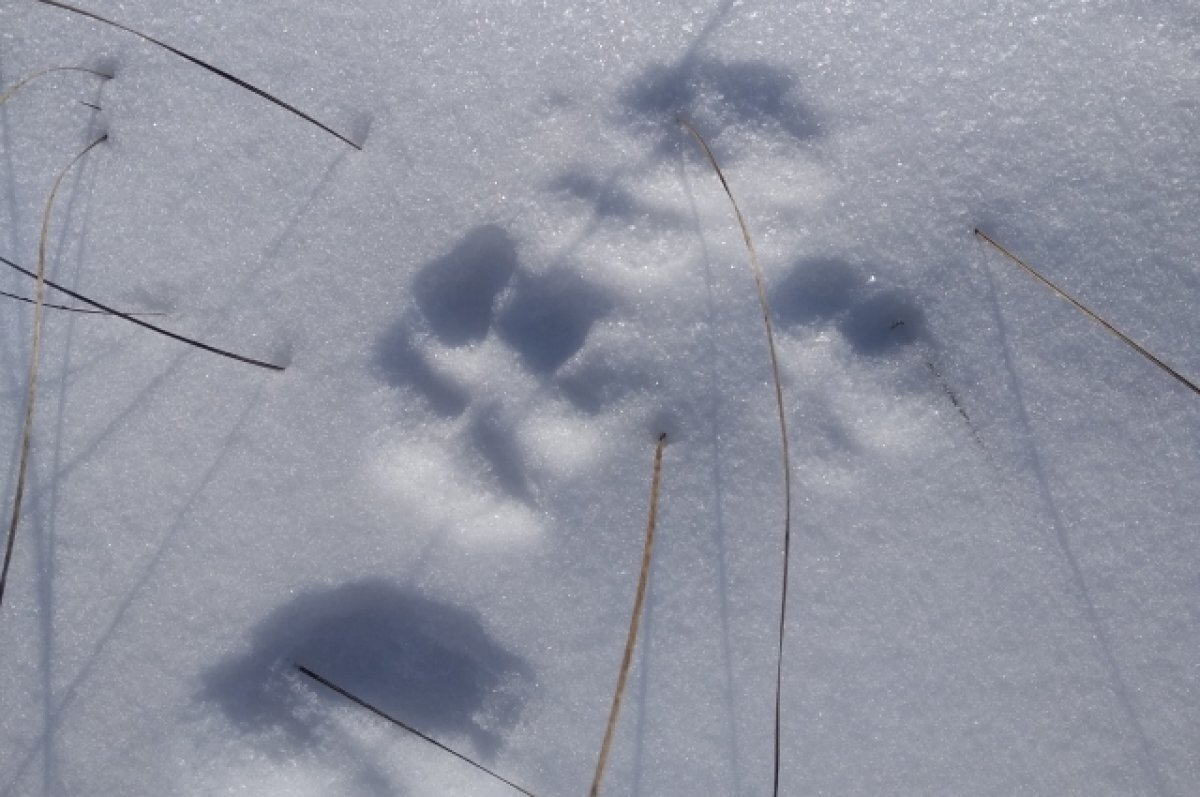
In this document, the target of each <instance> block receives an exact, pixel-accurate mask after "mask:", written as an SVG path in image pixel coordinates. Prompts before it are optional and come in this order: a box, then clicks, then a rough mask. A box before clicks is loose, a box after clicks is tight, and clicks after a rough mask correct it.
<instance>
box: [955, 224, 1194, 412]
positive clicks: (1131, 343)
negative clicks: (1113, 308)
mask: <svg viewBox="0 0 1200 797" xmlns="http://www.w3.org/2000/svg"><path fill="white" fill-rule="evenodd" d="M975 235H977V236H978V237H980V238H982V239H983V240H984V241H986V242H987V243H989V244H991V246H992V247H993V248H994V249H995V250H996V251H998V252H1000V254H1002V255H1004V256H1005V257H1007V258H1008V259H1009V260H1011V261H1013V262H1014V263H1016V264H1017V265H1018V266H1020V267H1021V268H1023V269H1025V271H1026V273H1028V274H1029V275H1030V276H1032V277H1033V278H1034V279H1036V280H1037V281H1038V282H1040V283H1042V285H1044V286H1046V287H1047V288H1049V289H1050V290H1051V291H1052V292H1053V293H1054V294H1055V295H1057V296H1058V297H1059V298H1060V299H1065V300H1066V301H1067V302H1069V303H1070V304H1071V305H1072V306H1073V307H1074V308H1075V309H1076V310H1078V311H1079V312H1081V313H1083V314H1084V315H1085V316H1087V317H1088V318H1090V319H1092V320H1093V321H1095V322H1096V323H1097V324H1099V325H1100V326H1102V327H1104V329H1105V330H1107V331H1108V332H1109V333H1110V334H1112V335H1113V336H1115V337H1116V338H1117V339H1118V340H1120V341H1121V342H1122V343H1124V344H1125V345H1126V346H1128V347H1129V348H1131V349H1133V350H1134V351H1136V352H1137V353H1138V354H1140V355H1142V356H1143V357H1145V358H1146V359H1147V360H1149V361H1150V362H1152V363H1154V364H1155V365H1157V366H1158V367H1159V368H1161V369H1162V370H1163V371H1166V372H1167V373H1168V374H1170V375H1171V376H1173V377H1175V378H1176V379H1177V380H1179V381H1180V382H1181V383H1183V384H1184V385H1185V386H1187V388H1188V389H1189V390H1191V391H1192V392H1193V393H1195V394H1196V395H1198V396H1200V387H1197V386H1196V383H1195V382H1193V381H1191V380H1190V379H1188V378H1187V377H1186V376H1184V375H1183V374H1181V373H1179V372H1178V371H1176V370H1175V369H1174V368H1172V367H1171V366H1169V365H1167V364H1166V363H1165V362H1163V361H1162V360H1160V359H1158V358H1157V357H1155V356H1154V355H1153V354H1151V353H1150V352H1149V351H1148V350H1147V349H1146V348H1145V347H1144V346H1142V345H1141V344H1140V343H1138V342H1137V341H1135V340H1134V339H1133V338H1131V337H1129V336H1128V335H1126V334H1125V333H1124V332H1122V331H1121V330H1119V329H1117V328H1116V327H1114V326H1113V325H1112V324H1110V323H1109V322H1108V321H1105V320H1104V319H1103V318H1101V317H1100V316H1099V315H1097V314H1096V313H1095V311H1093V310H1091V309H1090V308H1088V307H1087V306H1086V305H1084V304H1083V303H1082V302H1080V301H1079V300H1077V299H1075V298H1074V297H1073V296H1071V295H1070V294H1068V293H1067V292H1066V291H1064V290H1063V289H1062V288H1060V287H1058V286H1057V285H1055V284H1054V283H1053V282H1051V281H1050V280H1048V279H1046V278H1045V277H1043V276H1042V275H1041V274H1040V273H1038V272H1037V271H1036V270H1035V269H1034V268H1033V267H1032V266H1030V265H1029V264H1028V263H1026V262H1025V261H1024V260H1022V259H1021V258H1019V257H1017V256H1016V255H1014V254H1013V253H1012V252H1010V251H1008V250H1007V249H1005V248H1004V247H1003V246H1001V245H1000V244H998V243H997V242H996V241H995V240H994V239H993V238H992V237H991V236H989V235H988V234H987V233H985V232H983V231H982V230H980V229H979V228H978V227H976V228H975Z"/></svg>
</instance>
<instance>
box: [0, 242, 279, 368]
mask: <svg viewBox="0 0 1200 797" xmlns="http://www.w3.org/2000/svg"><path fill="white" fill-rule="evenodd" d="M0 263H3V264H4V265H6V266H8V267H9V268H11V269H14V270H16V271H19V272H21V273H22V274H24V275H25V276H27V277H32V278H34V279H36V278H37V275H36V274H34V273H33V272H32V271H30V270H29V269H27V268H22V267H21V266H18V265H17V264H16V263H14V262H12V261H11V260H9V259H8V258H5V257H0ZM45 283H46V284H47V285H49V286H50V287H51V288H53V289H54V290H56V291H58V292H59V293H64V294H66V295H67V296H70V297H71V298H72V299H77V300H78V301H81V302H83V303H84V304H86V305H88V306H90V307H95V308H96V309H97V310H100V311H101V312H103V313H107V314H108V315H114V316H116V317H117V318H123V319H125V320H126V321H128V322H130V323H131V324H137V325H138V326H139V327H145V328H146V329H148V330H150V331H151V332H157V333H158V334H160V335H164V336H166V337H168V338H171V339H172V340H177V341H179V342H180V343H186V344H187V345H189V346H195V347H196V348H197V349H202V350H203V351H206V352H209V353H210V354H217V355H220V356H221V357H228V358H229V359H231V360H237V361H238V362H240V363H246V364H247V365H253V366H256V367H258V368H265V369H267V370H268V371H284V370H286V366H283V365H276V364H274V363H269V362H265V361H263V360H256V359H254V358H253V357H247V356H245V355H244V354H236V353H234V352H231V351H227V350H225V349H218V348H217V347H216V346H211V345H209V344H207V343H203V342H201V341H198V340H196V339H194V338H189V337H186V336H184V335H180V334H178V333H176V332H171V331H170V330H168V329H163V328H162V327H157V326H155V325H154V324H151V323H150V322H148V321H143V320H141V319H140V318H138V317H137V316H139V315H147V314H146V313H137V314H134V313H123V312H121V311H120V310H114V309H113V308H111V307H109V306H107V305H103V304H100V302H97V301H96V300H95V299H89V298H88V297H86V296H84V295H83V294H82V293H77V292H76V291H73V290H71V289H69V288H64V287H63V286H61V285H59V284H57V283H55V282H51V281H50V280H45Z"/></svg>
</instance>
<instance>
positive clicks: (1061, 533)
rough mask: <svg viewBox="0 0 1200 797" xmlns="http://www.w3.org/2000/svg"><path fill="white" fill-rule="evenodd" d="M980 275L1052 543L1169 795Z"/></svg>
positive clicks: (1144, 762) (1142, 751)
mask: <svg viewBox="0 0 1200 797" xmlns="http://www.w3.org/2000/svg"><path fill="white" fill-rule="evenodd" d="M984 275H985V276H986V278H987V282H988V296H989V300H990V303H991V308H992V315H993V317H994V318H995V319H996V329H997V331H998V332H999V336H1000V342H1001V349H1002V351H1003V354H1004V366H1005V369H1006V370H1007V372H1008V380H1009V384H1010V386H1011V389H1012V392H1013V395H1014V396H1015V397H1016V406H1017V413H1018V417H1019V420H1020V423H1021V427H1022V430H1023V432H1024V435H1025V439H1026V440H1027V441H1028V446H1029V452H1030V459H1031V464H1032V465H1033V472H1034V476H1035V479H1036V481H1037V491H1038V495H1039V498H1040V500H1041V503H1042V504H1043V506H1045V508H1046V513H1047V514H1048V515H1049V519H1050V524H1051V526H1052V527H1053V528H1054V541H1055V543H1057V545H1058V548H1059V550H1060V551H1061V552H1062V555H1063V559H1064V560H1065V561H1066V563H1067V567H1068V569H1069V570H1070V574H1071V580H1072V582H1073V585H1074V587H1075V592H1076V595H1077V597H1078V599H1079V605H1080V608H1081V609H1082V610H1083V614H1084V617H1085V618H1086V620H1087V622H1088V625H1090V626H1091V629H1092V634H1093V636H1094V637H1095V639H1096V646H1097V647H1098V648H1099V650H1100V656H1101V658H1102V659H1103V660H1104V664H1105V666H1106V667H1107V668H1108V672H1109V678H1110V681H1111V686H1112V690H1113V694H1114V696H1115V697H1116V699H1117V703H1118V704H1119V705H1120V707H1121V711H1123V712H1124V714H1125V716H1126V718H1127V719H1128V720H1129V727H1130V728H1131V730H1132V731H1133V734H1134V736H1135V737H1136V738H1137V741H1138V747H1139V749H1138V750H1137V751H1136V755H1137V760H1138V763H1139V764H1140V765H1141V767H1142V769H1143V770H1144V771H1145V773H1146V776H1147V777H1148V778H1149V780H1150V783H1151V784H1152V785H1153V788H1154V791H1155V793H1156V794H1159V795H1168V794H1171V791H1170V790H1169V789H1168V788H1167V785H1166V783H1165V782H1164V780H1163V775H1162V771H1161V770H1160V768H1159V766H1158V762H1157V758H1156V757H1155V755H1154V750H1153V748H1152V747H1151V745H1150V738H1149V736H1148V735H1147V734H1146V729H1145V727H1144V726H1143V725H1142V720H1141V718H1140V716H1139V715H1138V710H1137V706H1136V705H1135V704H1134V702H1133V697H1132V696H1131V694H1130V689H1129V685H1128V684H1127V683H1126V682H1125V678H1124V676H1123V675H1122V674H1121V666H1120V664H1118V662H1117V657H1116V654H1115V653H1114V652H1113V647H1112V642H1110V641H1109V639H1108V633H1107V631H1106V630H1105V627H1104V623H1103V621H1102V619H1101V617H1100V613H1099V611H1098V610H1097V609H1096V604H1095V602H1094V601H1093V600H1092V594H1091V591H1090V590H1089V589H1088V585H1087V580H1086V578H1085V577H1084V573H1083V568H1082V567H1081V566H1080V564H1079V560H1078V559H1077V558H1076V557H1075V552H1074V550H1073V549H1072V548H1071V541H1070V539H1069V538H1068V536H1067V532H1066V523H1065V522H1064V520H1063V517H1062V513H1061V512H1060V510H1059V508H1058V504H1057V503H1056V502H1055V500H1054V494H1053V492H1052V491H1051V489H1050V482H1049V479H1048V477H1047V475H1046V467H1045V463H1043V462H1042V455H1041V452H1040V451H1039V450H1038V447H1037V438H1036V437H1035V436H1034V433H1033V424H1032V422H1031V420H1030V417H1029V411H1028V409H1027V408H1026V406H1025V399H1024V395H1023V393H1022V390H1021V378H1020V375H1019V374H1018V373H1017V367H1016V363H1015V362H1014V361H1013V355H1012V350H1011V346H1010V344H1009V340H1008V328H1007V325H1006V324H1005V322H1004V314H1003V312H1002V310H1001V307H1000V302H999V300H998V299H997V297H996V285H995V282H994V281H993V279H992V274H991V272H990V271H989V270H987V269H984Z"/></svg>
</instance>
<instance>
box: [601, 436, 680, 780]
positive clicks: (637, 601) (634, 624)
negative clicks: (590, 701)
mask: <svg viewBox="0 0 1200 797" xmlns="http://www.w3.org/2000/svg"><path fill="white" fill-rule="evenodd" d="M666 445H667V435H666V433H665V432H664V433H663V434H661V435H659V437H658V446H657V447H656V448H655V449H654V475H653V476H652V477H651V479H650V519H649V520H647V521H646V544H645V546H644V547H643V548H642V572H641V574H640V575H639V576H638V584H637V592H636V593H635V595H634V598H633V617H632V618H630V620H629V635H628V637H626V639H625V654H624V656H622V657H621V671H620V674H618V675H617V688H616V691H614V692H613V699H612V708H611V709H610V710H609V713H608V725H607V727H606V728H605V729H604V742H603V744H601V745H600V758H599V760H598V761H597V762H596V774H595V776H593V778H592V790H591V791H590V792H589V795H590V797H598V795H599V794H600V783H601V781H603V780H604V769H605V767H606V766H607V765H608V753H609V750H610V749H611V747H612V740H613V735H614V733H615V731H616V729H617V717H618V716H620V714H621V698H622V697H623V696H624V694H625V683H626V681H627V680H628V678H629V667H630V665H631V664H632V663H633V649H634V647H635V646H636V645H637V635H638V628H639V626H640V625H641V622H642V606H643V605H644V604H645V602H646V585H647V584H648V583H649V581H650V557H651V555H652V554H653V552H654V529H655V527H656V526H657V525H658V488H659V485H660V483H661V481H662V457H663V448H664V447H665V446H666Z"/></svg>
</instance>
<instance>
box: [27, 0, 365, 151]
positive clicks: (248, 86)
mask: <svg viewBox="0 0 1200 797" xmlns="http://www.w3.org/2000/svg"><path fill="white" fill-rule="evenodd" d="M38 2H39V3H42V4H44V5H48V6H54V7H55V8H61V9H63V10H65V11H71V12H73V13H76V14H79V15H80V16H84V17H87V18H89V19H94V20H96V21H97V22H103V23H104V24H105V25H111V26H112V27H114V28H116V29H117V30H123V31H125V32H126V33H131V34H133V35H134V36H137V37H138V38H139V39H142V40H143V41H148V42H150V43H151V44H154V45H157V46H159V47H161V48H163V49H164V50H166V51H167V52H169V53H173V54H175V55H177V56H179V57H180V58H182V59H184V60H185V61H190V62H191V63H193V64H195V65H196V66H198V67H200V68H201V69H206V70H208V71H209V72H212V73H213V74H214V75H217V76H219V77H223V78H225V79H226V80H228V81H229V82H230V83H233V84H235V85H238V86H241V87H242V88H244V89H245V90H246V91H249V92H251V93H253V94H257V95H258V96H259V97H262V98H263V99H264V100H266V101H267V102H270V103H273V104H275V105H278V106H279V107H280V108H283V109H284V110H285V111H288V112H289V113H292V114H295V115H296V116H299V117H300V118H301V119H303V120H304V121H306V122H308V123H309V124H312V125H316V126H317V127H319V128H321V129H322V130H324V131H325V132H326V133H328V134H329V135H331V136H333V137H334V138H337V139H340V140H341V141H343V142H345V143H347V144H349V145H350V146H352V147H354V148H355V149H356V150H361V149H362V146H361V145H359V144H356V143H354V142H353V141H351V140H350V139H348V138H346V136H344V135H342V134H341V133H339V132H338V131H336V130H334V129H333V128H332V127H329V126H328V125H326V124H323V123H321V122H318V121H317V120H316V119H314V118H313V117H311V116H309V115H308V114H306V113H305V112H304V111H302V110H300V109H299V108H297V107H296V106H294V105H291V104H289V103H287V102H284V101H283V100H281V99H279V98H278V97H276V96H275V95H274V94H271V93H270V92H267V91H264V90H263V89H260V88H259V87H258V86H255V85H254V84H252V83H247V82H246V81H245V80H242V79H241V78H239V77H237V76H236V75H231V74H230V73H228V72H226V71H225V70H224V69H219V68H217V67H215V66H213V65H212V64H210V63H207V62H205V61H201V60H200V59H199V58H197V57H196V56H194V55H188V54H187V53H185V52H184V51H183V50H180V49H179V48H177V47H172V46H171V45H169V44H167V43H166V42H162V41H159V40H158V39H156V38H154V37H153V36H148V35H146V34H145V33H142V32H141V31H138V30H134V29H133V28H131V27H129V26H127V25H122V24H121V23H120V22H114V21H113V20H111V19H108V18H107V17H104V16H101V15H100V14H97V13H96V12H94V11H87V10H85V9H82V8H78V7H76V6H73V5H70V4H68V3H60V2H58V0H38Z"/></svg>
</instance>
